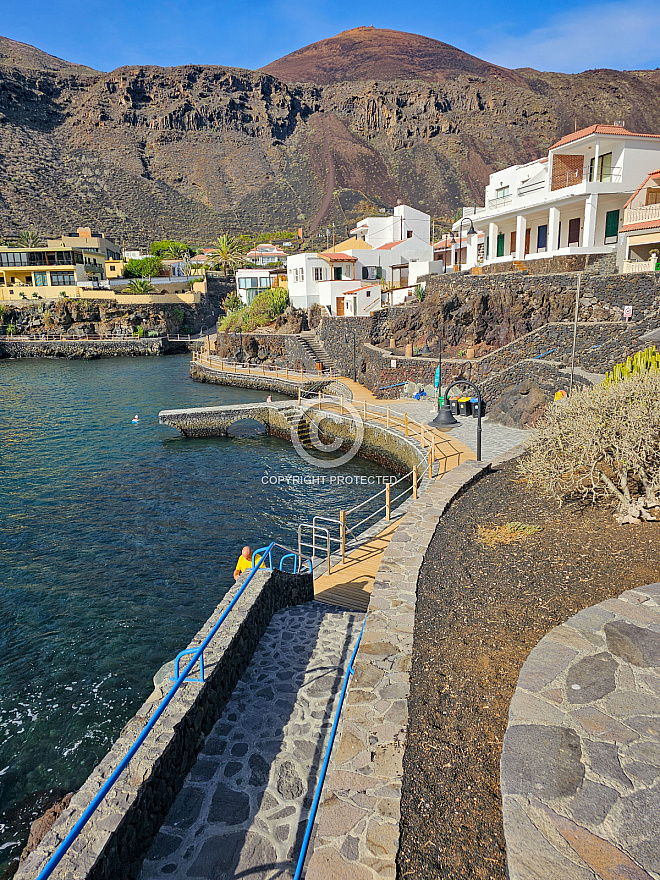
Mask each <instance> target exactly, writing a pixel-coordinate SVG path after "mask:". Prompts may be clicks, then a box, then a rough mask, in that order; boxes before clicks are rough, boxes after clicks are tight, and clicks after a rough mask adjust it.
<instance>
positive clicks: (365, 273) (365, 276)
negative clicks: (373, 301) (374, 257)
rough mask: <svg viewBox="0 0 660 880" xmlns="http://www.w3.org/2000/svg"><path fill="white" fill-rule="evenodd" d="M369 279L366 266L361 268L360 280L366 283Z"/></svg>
mask: <svg viewBox="0 0 660 880" xmlns="http://www.w3.org/2000/svg"><path fill="white" fill-rule="evenodd" d="M368 279H369V270H368V269H367V267H366V266H363V267H362V280H363V281H367V280H368Z"/></svg>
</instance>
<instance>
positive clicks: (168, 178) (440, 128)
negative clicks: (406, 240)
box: [0, 28, 660, 245]
mask: <svg viewBox="0 0 660 880" xmlns="http://www.w3.org/2000/svg"><path fill="white" fill-rule="evenodd" d="M395 45H396V46H397V47H398V50H397V53H396V56H394V52H393V47H394V46H395ZM393 57H394V61H393V60H392V59H393ZM292 59H293V60H292ZM296 59H297V60H296ZM275 70H278V71H279V72H278V75H277V76H275V75H274V73H273V72H274V71H275ZM367 72H368V73H369V76H366V74H367ZM363 76H365V77H366V78H364V79H362V78H359V79H356V77H363ZM323 77H325V79H324V81H319V80H321V79H322V78H323ZM337 77H339V79H337ZM315 78H316V80H317V81H316V82H315V81H314V79H315ZM299 79H300V80H303V82H297V80H299ZM659 91H660V71H657V70H656V71H637V72H634V71H633V72H630V71H628V72H619V71H614V70H594V71H587V72H585V73H582V74H578V75H568V74H559V73H539V72H537V71H533V70H518V71H507V70H505V69H503V68H499V67H496V66H495V65H490V64H488V62H485V61H481V60H479V59H477V58H474V57H473V56H470V55H467V54H465V53H463V52H461V51H460V50H458V49H454V48H453V47H451V46H447V45H446V44H444V43H439V42H437V41H435V40H429V39H427V38H425V37H418V36H415V35H411V34H399V33H397V32H394V31H379V30H375V29H372V28H359V29H356V30H354V31H349V32H347V33H346V34H340V35H339V36H338V37H335V38H332V39H330V40H325V41H321V43H319V44H314V45H313V46H311V47H307V49H302V50H300V52H298V53H293V54H292V55H290V56H287V57H286V58H284V59H281V60H280V61H275V62H273V63H272V64H269V65H268V66H267V68H266V69H264V70H263V71H249V70H241V69H238V68H230V67H221V66H210V65H185V66H181V67H149V66H146V67H145V66H140V65H130V66H127V67H121V68H119V69H117V70H114V71H112V72H110V73H103V72H100V71H94V70H91V69H90V68H86V67H82V66H80V65H75V64H69V63H67V62H66V61H62V60H61V59H57V58H54V57H53V56H51V55H47V54H46V53H45V52H41V51H40V50H38V49H35V48H33V47H31V46H26V45H24V44H22V43H16V42H14V41H11V40H7V39H0V236H5V237H8V238H10V237H14V236H15V235H16V234H17V233H18V232H19V231H20V230H22V229H25V228H28V227H34V228H36V229H38V230H40V231H42V232H43V233H54V234H59V233H60V232H62V231H65V230H67V229H74V228H75V227H76V226H78V225H92V226H93V227H94V228H96V229H98V230H102V231H105V232H106V233H107V234H110V235H112V236H113V237H114V238H115V239H116V240H118V241H120V242H121V241H125V242H126V243H131V244H134V245H144V244H146V243H148V242H149V241H150V240H152V239H154V238H166V237H168V238H169V237H176V238H183V239H188V240H191V241H193V242H196V243H200V244H201V243H206V242H209V241H210V240H211V239H213V238H215V237H216V236H217V235H218V233H219V232H221V231H223V230H233V231H238V230H246V231H247V230H255V231H257V230H273V229H276V228H291V227H298V226H303V227H304V228H305V230H306V232H312V233H313V232H314V231H316V230H317V229H319V228H321V229H324V228H325V227H326V226H327V225H329V224H332V223H333V222H334V223H335V224H336V226H337V228H338V230H339V234H340V235H341V234H342V233H343V231H344V229H345V227H346V226H347V225H348V226H350V224H351V223H352V222H353V221H354V220H355V219H356V218H357V217H359V216H362V215H364V214H365V213H367V212H371V211H373V210H378V209H383V208H391V207H392V206H394V205H395V204H396V203H397V202H398V201H406V202H408V203H410V204H413V205H415V206H418V207H420V208H423V209H424V210H426V211H429V212H430V213H431V214H432V215H433V216H434V217H435V218H436V219H446V220H449V219H451V217H452V216H453V214H454V212H455V211H456V209H457V208H458V207H460V205H462V204H479V203H480V202H481V201H482V199H483V187H484V184H485V183H486V182H487V179H488V175H489V173H491V172H492V171H495V170H497V169H498V168H502V167H506V166H507V165H510V164H513V163H515V162H527V161H529V160H531V159H533V158H535V157H537V156H540V155H543V154H544V153H545V152H546V151H547V149H548V147H549V146H550V145H551V144H552V143H554V141H556V140H557V139H558V138H559V137H561V136H562V135H564V134H567V133H568V132H570V131H573V130H574V126H576V125H577V126H578V127H583V126H587V125H590V124H592V123H594V122H613V121H615V120H625V124H626V127H627V128H628V129H630V130H634V131H642V132H643V131H647V132H654V133H657V132H660V101H658V94H659ZM323 238H324V239H325V236H323Z"/></svg>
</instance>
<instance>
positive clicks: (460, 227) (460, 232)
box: [451, 217, 477, 272]
mask: <svg viewBox="0 0 660 880" xmlns="http://www.w3.org/2000/svg"><path fill="white" fill-rule="evenodd" d="M466 220H467V221H468V223H469V224H470V228H469V229H468V231H467V232H466V233H465V239H466V242H465V256H466V259H467V239H468V238H470V237H471V236H473V235H476V234H477V230H476V229H475V228H474V223H473V222H472V220H471V219H470V218H469V217H461V220H460V223H459V224H458V271H459V272H460V271H461V251H462V250H463V247H462V240H463V224H464V223H465V221H466ZM451 237H452V241H454V242H455V241H456V238H455V236H454V233H453V232H452V234H451Z"/></svg>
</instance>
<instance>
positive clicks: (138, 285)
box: [122, 278, 156, 296]
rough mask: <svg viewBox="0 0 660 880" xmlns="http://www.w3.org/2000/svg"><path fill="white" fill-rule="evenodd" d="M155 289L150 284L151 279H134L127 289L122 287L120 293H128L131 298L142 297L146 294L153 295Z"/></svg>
mask: <svg viewBox="0 0 660 880" xmlns="http://www.w3.org/2000/svg"><path fill="white" fill-rule="evenodd" d="M155 289H156V288H155V287H154V286H153V284H152V283H151V278H134V279H133V280H132V281H131V283H130V284H129V285H128V286H127V287H124V289H123V290H122V293H130V294H132V295H133V296H144V295H146V294H148V293H153V292H154V291H155Z"/></svg>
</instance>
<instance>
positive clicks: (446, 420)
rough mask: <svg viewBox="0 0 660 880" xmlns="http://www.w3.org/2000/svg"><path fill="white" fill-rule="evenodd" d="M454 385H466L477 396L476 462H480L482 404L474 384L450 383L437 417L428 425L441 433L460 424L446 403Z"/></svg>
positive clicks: (465, 382) (458, 380)
mask: <svg viewBox="0 0 660 880" xmlns="http://www.w3.org/2000/svg"><path fill="white" fill-rule="evenodd" d="M456 385H468V386H469V387H470V388H472V389H473V390H474V391H475V392H476V395H477V406H478V407H479V411H478V413H477V461H481V409H482V403H481V392H480V391H479V389H478V388H477V386H476V385H475V384H474V382H470V381H468V380H467V379H457V380H456V381H455V382H452V383H451V385H449V386H448V387H447V390H446V391H445V398H444V400H443V402H442V406H441V407H440V410H439V411H438V414H437V416H436V417H435V418H434V419H433V421H432V422H429V424H430V426H431V427H432V428H438V429H439V430H441V431H451V429H452V428H453V427H454V426H455V425H458V424H460V422H459V421H458V420H457V419H455V418H454V416H453V415H452V412H451V408H450V406H449V403H448V400H449V392H450V391H451V389H452V388H454V387H455V386H456Z"/></svg>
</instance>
